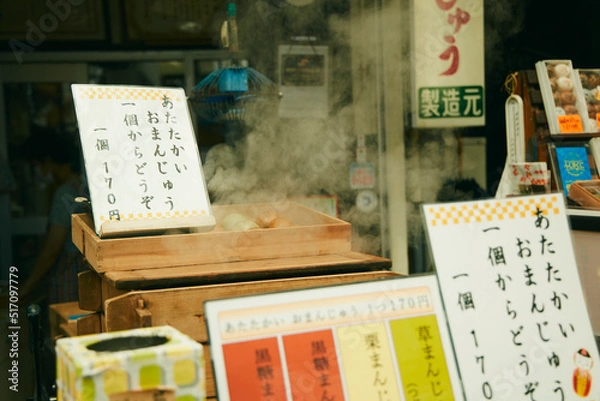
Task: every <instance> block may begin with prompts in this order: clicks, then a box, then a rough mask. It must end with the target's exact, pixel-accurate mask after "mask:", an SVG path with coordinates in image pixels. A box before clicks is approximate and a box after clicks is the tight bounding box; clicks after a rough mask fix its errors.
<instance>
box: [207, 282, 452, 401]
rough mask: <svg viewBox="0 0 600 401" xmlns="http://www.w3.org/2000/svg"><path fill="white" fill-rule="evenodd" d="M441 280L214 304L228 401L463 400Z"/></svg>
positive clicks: (214, 332) (216, 347)
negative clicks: (439, 285) (444, 309)
mask: <svg viewBox="0 0 600 401" xmlns="http://www.w3.org/2000/svg"><path fill="white" fill-rule="evenodd" d="M438 288H439V287H438V282H437V279H436V277H435V276H434V275H424V276H414V277H404V278H393V279H386V280H379V281H370V282H363V283H355V284H345V285H339V286H332V287H323V288H316V289H307V290H298V291H290V292H285V293H272V294H261V295H255V296H248V297H240V298H232V299H223V300H211V301H207V302H205V313H206V318H207V324H208V332H209V339H210V349H211V355H212V360H213V367H214V371H215V381H216V385H217V393H218V398H219V400H222V401H227V400H231V401H238V400H243V401H265V400H270V401H280V400H281V401H283V400H338V401H341V400H352V401H354V400H356V401H364V400H390V401H394V400H432V401H433V400H439V401H442V400H444V401H452V400H463V397H462V389H461V387H460V381H459V378H458V372H457V369H456V365H455V360H454V356H453V354H452V346H451V344H450V338H449V334H448V329H447V322H446V319H445V317H444V313H443V308H442V301H441V299H440V295H439V290H438Z"/></svg>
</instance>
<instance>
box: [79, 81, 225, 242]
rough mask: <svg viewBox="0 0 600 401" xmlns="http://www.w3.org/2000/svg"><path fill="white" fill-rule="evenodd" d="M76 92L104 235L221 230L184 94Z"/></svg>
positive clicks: (117, 89)
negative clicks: (210, 197) (208, 189)
mask: <svg viewBox="0 0 600 401" xmlns="http://www.w3.org/2000/svg"><path fill="white" fill-rule="evenodd" d="M72 91H73V99H74V103H75V111H76V113H77V121H78V124H79V134H80V138H81V144H82V150H83V156H84V159H85V169H86V176H87V181H88V186H89V191H90V196H91V202H92V212H93V215H94V223H95V229H96V232H97V233H98V235H99V236H100V237H109V236H117V235H127V234H130V233H144V232H155V231H161V230H168V229H174V228H193V229H195V230H209V229H212V228H213V227H214V226H215V219H214V217H213V216H212V214H211V210H210V202H209V199H208V194H207V191H206V184H205V180H204V175H203V171H202V164H201V161H200V155H199V151H198V146H197V144H196V137H195V135H194V130H193V126H192V122H191V118H190V115H189V110H188V107H187V100H186V96H185V93H184V91H183V89H181V88H157V87H133V86H107V85H77V84H75V85H72Z"/></svg>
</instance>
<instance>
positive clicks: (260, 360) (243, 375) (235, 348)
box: [223, 338, 286, 401]
mask: <svg viewBox="0 0 600 401" xmlns="http://www.w3.org/2000/svg"><path fill="white" fill-rule="evenodd" d="M223 356H224V359H225V366H226V372H227V383H228V385H229V399H230V400H231V401H285V400H286V395H285V385H284V382H283V374H282V368H281V357H280V355H279V348H278V347H277V338H267V339H261V340H255V341H245V342H239V343H233V344H225V345H223Z"/></svg>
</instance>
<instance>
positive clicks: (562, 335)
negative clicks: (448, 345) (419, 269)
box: [423, 194, 600, 401]
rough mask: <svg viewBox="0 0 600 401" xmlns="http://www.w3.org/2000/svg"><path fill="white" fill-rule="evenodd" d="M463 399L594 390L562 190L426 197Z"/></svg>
mask: <svg viewBox="0 0 600 401" xmlns="http://www.w3.org/2000/svg"><path fill="white" fill-rule="evenodd" d="M423 210H424V214H425V219H426V224H427V230H428V233H429V238H430V241H431V247H432V251H433V256H434V260H435V264H436V269H437V275H438V278H439V282H440V287H441V292H442V297H443V299H444V304H445V308H446V314H447V318H448V322H449V326H450V332H451V336H452V339H453V343H454V347H455V351H456V357H457V362H458V366H459V370H460V372H461V376H462V381H463V385H464V388H465V394H466V397H467V399H468V400H510V401H514V400H544V401H554V400H556V401H563V400H582V399H586V400H594V399H595V400H597V399H598V398H599V397H600V386H599V385H598V384H597V383H598V382H599V381H600V367H599V364H600V359H599V356H598V350H597V347H596V342H595V338H594V335H593V331H592V327H591V324H590V320H589V316H588V312H587V308H586V303H585V300H584V297H583V293H582V289H581V284H580V281H579V274H578V270H577V266H576V262H575V257H574V253H573V248H572V243H571V236H570V230H569V224H568V220H567V215H566V211H565V204H564V198H563V197H562V196H561V195H560V194H544V195H537V196H529V197H515V198H509V199H505V200H489V201H478V202H462V203H448V204H434V205H425V206H424V207H423Z"/></svg>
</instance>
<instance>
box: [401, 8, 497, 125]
mask: <svg viewBox="0 0 600 401" xmlns="http://www.w3.org/2000/svg"><path fill="white" fill-rule="evenodd" d="M411 3H412V4H411V6H412V16H413V18H412V20H413V21H414V25H413V26H414V32H413V34H412V37H413V42H412V54H413V60H414V63H413V64H412V70H411V73H412V75H413V82H414V88H413V96H412V98H411V99H412V109H413V112H412V115H413V126H414V127H416V128H439V127H461V126H481V125H484V124H485V107H484V106H485V75H484V73H485V68H484V29H483V15H484V5H483V0H413V1H412V2H411Z"/></svg>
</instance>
